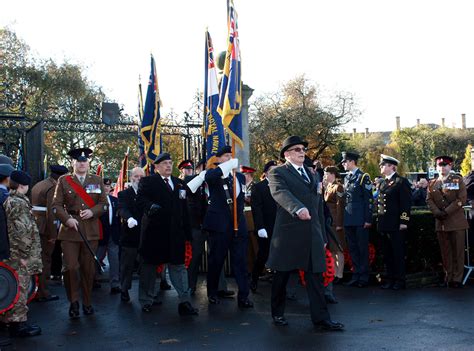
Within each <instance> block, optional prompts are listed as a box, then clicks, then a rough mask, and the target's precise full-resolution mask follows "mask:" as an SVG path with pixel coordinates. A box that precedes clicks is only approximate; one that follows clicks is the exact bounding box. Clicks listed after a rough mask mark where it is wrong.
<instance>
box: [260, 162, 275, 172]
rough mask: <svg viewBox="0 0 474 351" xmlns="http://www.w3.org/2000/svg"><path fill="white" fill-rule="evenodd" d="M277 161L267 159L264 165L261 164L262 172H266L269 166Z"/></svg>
mask: <svg viewBox="0 0 474 351" xmlns="http://www.w3.org/2000/svg"><path fill="white" fill-rule="evenodd" d="M276 165H277V163H276V161H274V160H271V161H268V162H267V163H265V166H263V173H267V172H268V170H269V169H270V167H273V166H276Z"/></svg>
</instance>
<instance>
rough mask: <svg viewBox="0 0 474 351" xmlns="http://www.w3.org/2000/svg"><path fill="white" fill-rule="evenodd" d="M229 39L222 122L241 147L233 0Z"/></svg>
mask: <svg viewBox="0 0 474 351" xmlns="http://www.w3.org/2000/svg"><path fill="white" fill-rule="evenodd" d="M227 10H228V11H227V12H228V14H227V15H228V17H227V27H228V40H227V52H226V55H225V64H224V74H223V76H222V81H221V90H220V95H219V107H218V109H217V111H218V112H219V114H220V115H221V116H222V123H223V125H224V127H225V128H226V130H227V132H228V133H229V135H230V136H231V138H232V139H233V141H235V142H236V143H237V144H239V146H240V147H241V148H243V146H244V144H243V142H242V116H241V109H242V81H241V62H240V61H241V60H240V46H239V31H238V26H237V13H236V11H235V8H234V3H233V1H232V0H228V3H227Z"/></svg>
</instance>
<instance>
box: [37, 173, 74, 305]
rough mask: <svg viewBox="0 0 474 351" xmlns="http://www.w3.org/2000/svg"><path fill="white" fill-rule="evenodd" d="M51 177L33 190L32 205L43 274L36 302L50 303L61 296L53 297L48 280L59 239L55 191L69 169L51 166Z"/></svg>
mask: <svg viewBox="0 0 474 351" xmlns="http://www.w3.org/2000/svg"><path fill="white" fill-rule="evenodd" d="M49 169H50V174H49V177H48V178H46V179H44V180H42V181H40V182H38V183H36V184H35V185H34V186H33V188H32V189H31V204H32V205H33V215H34V216H35V220H36V225H37V226H38V230H39V234H40V239H41V240H40V241H41V260H42V262H43V272H42V273H41V275H40V276H39V284H38V285H39V286H38V294H37V298H36V300H37V301H39V302H48V301H54V300H58V299H59V296H57V295H51V293H50V292H49V289H48V280H49V279H50V277H51V261H52V254H53V250H54V247H55V243H56V239H57V237H58V227H59V225H58V224H59V221H58V220H56V218H55V216H54V214H53V209H52V207H51V205H52V203H53V197H54V190H55V189H56V184H57V180H58V179H59V177H60V176H62V175H64V174H66V173H68V169H67V168H66V167H64V166H61V165H51V166H49Z"/></svg>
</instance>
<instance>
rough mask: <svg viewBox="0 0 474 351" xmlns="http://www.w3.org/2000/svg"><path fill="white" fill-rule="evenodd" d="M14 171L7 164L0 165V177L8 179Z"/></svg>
mask: <svg viewBox="0 0 474 351" xmlns="http://www.w3.org/2000/svg"><path fill="white" fill-rule="evenodd" d="M14 170H15V168H13V167H12V166H10V165H9V164H3V165H0V176H1V177H9V176H10V175H11V173H12V172H13V171H14Z"/></svg>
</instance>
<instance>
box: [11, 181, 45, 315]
mask: <svg viewBox="0 0 474 351" xmlns="http://www.w3.org/2000/svg"><path fill="white" fill-rule="evenodd" d="M3 206H4V207H5V212H6V215H7V225H8V236H9V240H10V258H9V259H8V260H6V261H5V263H6V264H8V265H9V266H11V267H12V268H14V269H15V270H16V271H17V273H18V280H19V283H20V297H19V299H18V301H17V303H16V304H15V306H14V307H13V308H12V309H11V310H9V311H8V312H6V314H5V315H4V322H25V321H26V320H27V313H28V306H27V305H26V303H27V300H28V290H29V285H30V281H31V276H32V275H35V274H40V273H41V269H42V263H41V246H40V238H39V233H38V227H37V226H36V223H35V219H34V217H33V214H32V213H31V204H30V202H29V200H28V198H27V197H26V195H24V194H21V193H19V192H18V191H16V190H12V191H11V192H10V196H9V197H8V198H7V200H6V201H5V203H4V205H3ZM22 261H23V263H22Z"/></svg>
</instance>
